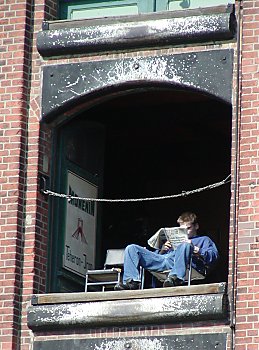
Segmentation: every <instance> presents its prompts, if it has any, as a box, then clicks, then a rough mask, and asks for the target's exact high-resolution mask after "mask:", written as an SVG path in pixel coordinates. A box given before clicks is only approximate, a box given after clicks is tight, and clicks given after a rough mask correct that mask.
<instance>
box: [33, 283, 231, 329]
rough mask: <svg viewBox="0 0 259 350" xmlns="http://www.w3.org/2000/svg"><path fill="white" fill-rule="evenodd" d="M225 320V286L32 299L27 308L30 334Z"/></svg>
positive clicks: (52, 295) (185, 287) (44, 296)
mask: <svg viewBox="0 0 259 350" xmlns="http://www.w3.org/2000/svg"><path fill="white" fill-rule="evenodd" d="M226 318H227V294H226V283H215V284H204V285H197V286H195V285H193V286H190V287H188V286H184V287H177V288H156V289H147V290H135V291H117V292H114V291H111V292H89V293H65V294H62V293H60V294H45V295H34V296H33V297H32V301H31V305H30V306H29V307H28V326H29V328H31V329H32V330H33V331H37V330H48V329H51V330H52V331H53V330H55V329H60V328H66V329H68V328H79V327H84V328H87V327H89V328H92V327H98V326H127V325H133V324H134V325H136V324H161V323H163V324H165V323H182V322H187V321H188V322H195V321H197V322H200V321H202V320H210V321H214V320H222V319H226Z"/></svg>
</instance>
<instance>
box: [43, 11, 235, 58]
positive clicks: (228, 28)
mask: <svg viewBox="0 0 259 350" xmlns="http://www.w3.org/2000/svg"><path fill="white" fill-rule="evenodd" d="M235 32H236V19H235V15H234V6H233V5H229V6H217V7H210V8H206V9H196V10H182V11H166V12H161V13H155V14H145V15H138V16H126V17H111V18H102V19H94V20H92V19H88V20H76V21H68V20H63V21H53V22H44V23H43V30H42V31H41V32H39V33H38V36H37V49H38V51H39V53H40V54H41V56H43V57H51V56H62V55H73V54H85V53H93V52H108V51H114V50H125V49H131V48H134V49H137V48H143V47H161V46H168V45H185V44H187V43H196V42H209V41H213V42H215V41H221V40H230V39H233V38H234V36H235Z"/></svg>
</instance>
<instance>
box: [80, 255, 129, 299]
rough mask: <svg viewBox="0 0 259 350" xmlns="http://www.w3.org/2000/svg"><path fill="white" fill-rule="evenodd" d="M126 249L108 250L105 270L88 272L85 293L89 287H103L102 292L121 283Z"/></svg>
mask: <svg viewBox="0 0 259 350" xmlns="http://www.w3.org/2000/svg"><path fill="white" fill-rule="evenodd" d="M124 251H125V249H108V250H107V253H106V259H105V263H104V267H103V269H100V270H88V271H87V272H86V276H85V292H87V291H88V287H89V286H101V287H102V291H105V288H107V287H109V286H114V285H115V284H117V283H119V282H120V281H121V272H122V268H123V262H124Z"/></svg>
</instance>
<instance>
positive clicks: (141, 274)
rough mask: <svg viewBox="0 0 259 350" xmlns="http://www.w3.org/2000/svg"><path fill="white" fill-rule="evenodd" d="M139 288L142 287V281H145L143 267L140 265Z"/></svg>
mask: <svg viewBox="0 0 259 350" xmlns="http://www.w3.org/2000/svg"><path fill="white" fill-rule="evenodd" d="M140 281H141V282H140V289H144V282H145V269H144V268H143V267H142V266H140Z"/></svg>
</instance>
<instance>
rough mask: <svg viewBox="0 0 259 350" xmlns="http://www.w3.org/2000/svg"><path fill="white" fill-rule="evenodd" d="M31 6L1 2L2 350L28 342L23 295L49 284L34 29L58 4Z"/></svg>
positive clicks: (36, 2)
mask: <svg viewBox="0 0 259 350" xmlns="http://www.w3.org/2000/svg"><path fill="white" fill-rule="evenodd" d="M32 3H34V1H33V2H32V1H30V0H27V1H19V0H12V1H5V2H4V4H3V2H2V1H1V2H0V13H1V15H0V43H1V47H0V140H1V143H0V157H1V159H0V193H1V197H0V208H1V210H0V295H1V297H0V349H1V350H4V349H19V348H20V346H21V347H22V348H27V347H28V345H25V344H26V343H27V344H29V343H30V338H29V337H30V334H29V333H28V332H27V327H26V317H25V315H26V312H25V311H26V305H27V299H28V297H29V296H31V294H32V293H35V292H36V293H38V292H43V291H45V284H46V283H45V275H46V271H45V270H46V252H47V248H46V239H47V238H46V234H47V229H46V225H47V208H46V202H45V199H44V198H42V197H41V196H39V199H38V200H37V182H38V179H37V176H38V161H39V162H40V164H41V163H42V161H41V158H40V160H39V138H41V139H44V140H45V139H46V136H44V133H41V136H39V118H40V70H39V68H40V67H39V63H40V62H39V61H40V60H39V56H38V54H37V53H36V47H35V32H34V26H35V31H36V32H37V31H38V30H40V28H41V23H42V20H43V19H44V17H45V12H44V10H45V9H46V10H47V11H48V12H49V13H50V15H48V16H47V19H50V18H52V16H53V15H55V11H56V4H55V3H56V2H54V1H49V2H46V4H44V1H43V0H42V1H37V0H36V1H35V3H34V4H32ZM33 13H34V17H33V16H32V14H33ZM34 60H36V61H34ZM37 64H38V66H37ZM31 78H32V81H31ZM29 107H30V108H29ZM28 121H29V122H28ZM44 142H45V143H46V141H44ZM44 142H41V153H40V154H43V152H44ZM47 153H48V154H49V152H47ZM36 213H37V215H36ZM36 255H37V256H38V257H37V258H36V259H34V257H35V256H36ZM23 329H24V330H26V333H24V332H23V335H22V337H21V332H22V331H23ZM26 336H28V338H27V339H26Z"/></svg>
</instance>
